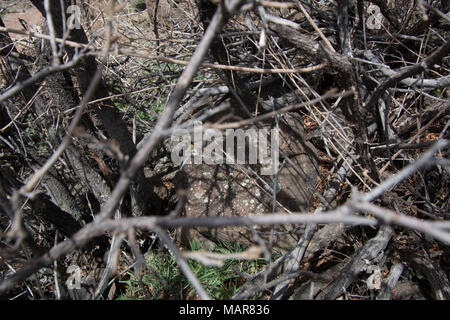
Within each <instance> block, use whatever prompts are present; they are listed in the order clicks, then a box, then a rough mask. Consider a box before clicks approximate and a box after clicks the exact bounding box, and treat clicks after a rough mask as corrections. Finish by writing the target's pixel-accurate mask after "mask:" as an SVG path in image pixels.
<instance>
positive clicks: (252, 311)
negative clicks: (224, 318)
mask: <svg viewBox="0 0 450 320" xmlns="http://www.w3.org/2000/svg"><path fill="white" fill-rule="evenodd" d="M269 313H270V307H269V306H268V305H258V304H248V305H247V304H224V305H222V306H220V307H219V306H215V307H214V306H211V307H207V306H192V305H189V304H186V305H185V306H182V307H180V309H179V312H178V314H179V315H197V316H205V317H207V318H209V317H211V316H214V314H223V315H268V314H269Z"/></svg>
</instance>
